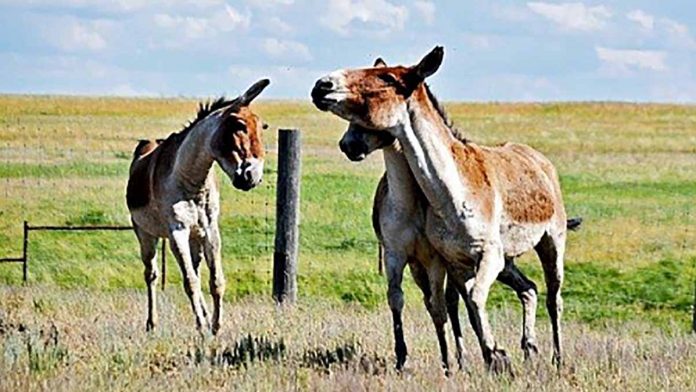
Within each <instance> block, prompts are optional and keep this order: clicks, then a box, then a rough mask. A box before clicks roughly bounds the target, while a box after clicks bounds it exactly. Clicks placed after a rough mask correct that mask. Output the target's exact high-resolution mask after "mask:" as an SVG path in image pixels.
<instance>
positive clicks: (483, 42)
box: [462, 34, 491, 49]
mask: <svg viewBox="0 0 696 392" xmlns="http://www.w3.org/2000/svg"><path fill="white" fill-rule="evenodd" d="M462 39H463V41H464V43H466V45H467V46H470V47H472V48H475V49H490V47H491V39H490V37H488V36H487V35H483V34H464V35H463V36H462Z"/></svg>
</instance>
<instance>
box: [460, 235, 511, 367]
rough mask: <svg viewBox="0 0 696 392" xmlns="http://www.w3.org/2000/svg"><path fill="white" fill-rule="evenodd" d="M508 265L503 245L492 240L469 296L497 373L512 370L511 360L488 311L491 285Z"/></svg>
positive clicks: (480, 335) (485, 351) (482, 343)
mask: <svg viewBox="0 0 696 392" xmlns="http://www.w3.org/2000/svg"><path fill="white" fill-rule="evenodd" d="M504 267H505V259H504V257H503V252H502V246H500V244H489V246H487V247H486V248H485V249H484V251H483V254H482V257H481V261H480V262H479V266H478V269H477V271H476V275H475V276H474V278H473V279H471V280H470V281H469V282H467V289H468V293H469V296H468V297H467V300H468V302H469V303H470V307H471V312H470V316H473V317H472V320H471V322H472V326H473V327H474V331H475V332H476V336H477V337H478V340H479V344H480V346H481V351H482V353H483V359H484V361H485V362H486V365H487V366H488V369H489V370H491V371H493V372H494V373H510V372H511V368H510V360H509V359H508V357H507V354H506V353H505V350H503V349H502V348H500V347H498V346H497V344H496V341H495V337H494V336H493V332H492V330H491V326H490V323H489V321H488V313H487V312H486V301H487V300H488V293H489V291H490V288H491V285H492V284H493V282H495V280H496V279H497V277H498V274H499V273H500V272H501V271H502V270H503V268H504ZM469 287H470V288H469Z"/></svg>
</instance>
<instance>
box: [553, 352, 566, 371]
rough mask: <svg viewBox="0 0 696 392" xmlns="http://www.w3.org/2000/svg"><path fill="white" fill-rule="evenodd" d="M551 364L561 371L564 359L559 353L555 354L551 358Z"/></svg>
mask: <svg viewBox="0 0 696 392" xmlns="http://www.w3.org/2000/svg"><path fill="white" fill-rule="evenodd" d="M551 363H553V364H554V365H555V366H556V370H558V371H560V370H561V369H562V368H563V358H561V356H560V355H559V354H557V353H554V354H553V358H551Z"/></svg>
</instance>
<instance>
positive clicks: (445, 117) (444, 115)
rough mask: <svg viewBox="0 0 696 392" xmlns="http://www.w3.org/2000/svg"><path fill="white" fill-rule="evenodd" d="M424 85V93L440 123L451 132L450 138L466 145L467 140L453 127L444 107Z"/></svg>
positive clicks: (426, 85)
mask: <svg viewBox="0 0 696 392" xmlns="http://www.w3.org/2000/svg"><path fill="white" fill-rule="evenodd" d="M424 85H425V92H426V93H427V94H428V99H429V100H430V102H431V103H432V104H433V107H435V111H437V113H438V114H439V115H440V117H441V118H442V121H444V123H445V125H446V126H447V129H449V130H450V132H452V136H454V137H455V138H457V140H459V141H460V142H462V143H468V142H469V139H467V138H466V137H465V136H464V135H462V132H461V131H460V130H459V129H457V128H456V127H455V126H454V124H453V123H452V120H450V119H449V116H448V115H447V112H446V111H445V107H444V106H442V104H441V103H440V101H438V100H437V98H436V97H435V94H433V92H432V91H431V90H430V86H428V83H424Z"/></svg>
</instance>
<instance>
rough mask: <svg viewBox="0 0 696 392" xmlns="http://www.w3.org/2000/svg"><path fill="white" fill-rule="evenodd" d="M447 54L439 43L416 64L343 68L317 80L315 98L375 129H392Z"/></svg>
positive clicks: (320, 104)
mask: <svg viewBox="0 0 696 392" xmlns="http://www.w3.org/2000/svg"><path fill="white" fill-rule="evenodd" d="M443 57H444V49H443V48H442V47H441V46H437V47H435V48H434V49H433V50H431V51H430V53H428V54H427V55H425V56H424V57H423V59H421V61H420V62H419V63H418V64H416V65H413V66H409V67H406V66H395V67H388V66H381V65H379V66H375V67H372V68H362V69H342V70H338V71H334V72H332V73H330V74H328V75H326V76H324V77H322V78H321V79H319V80H317V82H316V83H315V85H314V88H313V89H312V93H311V95H312V102H313V103H314V105H315V106H316V107H317V108H318V109H319V110H322V111H330V112H332V113H334V114H335V115H337V116H339V117H341V118H343V119H345V120H347V121H349V122H351V123H353V124H357V125H360V126H362V127H365V128H368V129H372V130H375V131H389V130H391V129H394V128H395V127H397V126H398V125H399V124H401V123H403V122H404V121H406V120H407V119H405V118H404V116H406V115H407V111H406V109H407V102H408V99H409V98H410V97H411V95H412V94H413V93H414V92H415V91H417V90H418V89H419V88H422V86H423V82H424V81H425V79H426V78H427V77H429V76H430V75H432V74H434V73H435V72H436V71H437V70H438V68H439V67H440V65H441V64H442V60H443Z"/></svg>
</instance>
